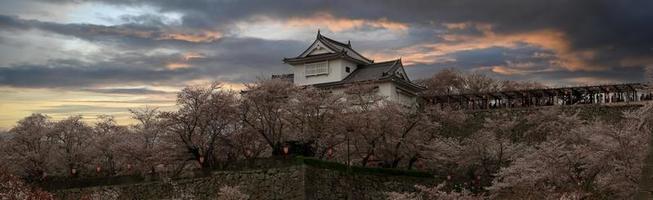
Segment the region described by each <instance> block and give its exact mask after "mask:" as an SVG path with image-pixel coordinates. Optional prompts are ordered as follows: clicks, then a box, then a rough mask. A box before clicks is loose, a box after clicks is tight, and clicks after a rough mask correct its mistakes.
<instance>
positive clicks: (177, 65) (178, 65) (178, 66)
mask: <svg viewBox="0 0 653 200" xmlns="http://www.w3.org/2000/svg"><path fill="white" fill-rule="evenodd" d="M166 67H167V68H168V69H183V68H189V67H190V64H188V63H177V62H173V63H168V64H166Z"/></svg>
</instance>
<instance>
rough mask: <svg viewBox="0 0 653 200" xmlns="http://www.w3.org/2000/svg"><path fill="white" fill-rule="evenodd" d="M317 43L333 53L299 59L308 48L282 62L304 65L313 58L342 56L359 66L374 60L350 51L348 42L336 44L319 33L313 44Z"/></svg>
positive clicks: (336, 42)
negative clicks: (302, 63)
mask: <svg viewBox="0 0 653 200" xmlns="http://www.w3.org/2000/svg"><path fill="white" fill-rule="evenodd" d="M317 41H319V42H321V43H322V44H324V45H325V46H327V47H328V48H329V49H331V50H332V51H334V52H335V53H326V54H320V55H312V56H305V57H301V55H304V54H306V53H308V51H309V50H310V47H309V49H306V50H304V52H302V53H301V54H300V56H297V57H294V58H285V59H283V61H284V62H286V63H291V64H292V63H301V62H304V63H306V62H311V61H313V60H314V58H313V57H334V56H342V57H346V58H348V59H349V60H352V61H354V62H356V63H359V64H370V63H374V60H371V59H368V58H366V57H365V56H363V55H361V54H360V53H358V52H356V50H354V49H352V48H351V43H349V42H348V43H347V44H345V43H342V42H338V41H336V40H333V39H331V38H328V37H325V36H323V35H322V34H320V32H319V31H318V32H317V38H316V40H315V42H317ZM315 42H314V43H315ZM311 46H313V45H311Z"/></svg>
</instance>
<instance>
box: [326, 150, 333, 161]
mask: <svg viewBox="0 0 653 200" xmlns="http://www.w3.org/2000/svg"><path fill="white" fill-rule="evenodd" d="M327 157H328V158H329V160H331V159H332V158H333V148H329V149H328V150H327Z"/></svg>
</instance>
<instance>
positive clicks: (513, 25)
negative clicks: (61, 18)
mask: <svg viewBox="0 0 653 200" xmlns="http://www.w3.org/2000/svg"><path fill="white" fill-rule="evenodd" d="M46 1H48V2H56V3H61V2H67V3H83V2H88V1H87V0H46ZM89 1H92V0H89ZM98 1H100V2H104V3H107V4H112V5H120V6H142V5H147V6H152V7H153V8H155V9H157V11H160V12H162V13H163V12H175V13H180V14H181V16H182V17H181V22H180V23H179V24H174V25H170V24H166V23H164V22H163V21H164V18H163V17H162V16H159V15H155V14H147V15H139V16H122V17H120V20H121V21H124V22H125V24H121V25H115V26H103V25H93V24H59V23H54V22H42V21H35V20H23V19H20V18H17V17H10V16H1V15H0V31H3V30H4V31H10V30H14V31H16V30H27V29H39V30H44V31H48V32H54V33H57V34H62V35H68V36H72V37H77V38H80V39H84V40H87V41H91V42H100V43H105V44H110V45H112V46H118V47H119V48H122V49H143V50H147V49H152V48H157V47H165V48H171V49H179V50H183V51H191V50H195V51H203V52H213V54H210V53H209V54H207V56H206V57H203V58H201V59H196V60H192V61H191V64H192V67H191V68H186V69H179V70H161V66H162V65H164V64H165V63H164V61H172V60H174V58H158V57H151V56H150V57H148V56H144V57H142V58H137V57H136V58H133V59H134V60H140V59H142V60H143V61H142V63H146V64H145V65H142V66H141V65H138V67H135V66H133V65H131V64H130V63H127V64H116V63H100V64H104V65H111V66H113V67H109V68H97V67H93V66H98V65H99V64H98V63H89V64H88V67H87V68H90V69H86V68H74V67H68V68H61V70H62V71H71V73H77V74H78V75H89V76H94V77H98V78H97V79H96V78H88V80H87V81H82V82H98V83H105V82H103V80H105V81H106V82H111V79H112V78H111V77H112V76H111V75H107V76H106V77H103V76H102V75H100V74H106V73H115V74H116V76H118V75H123V74H121V73H124V76H126V77H129V78H123V79H129V80H132V81H139V80H142V81H143V82H145V81H161V80H174V79H179V80H187V79H193V78H198V77H204V76H210V77H214V78H218V77H219V78H222V79H224V80H228V81H247V80H251V77H252V76H253V75H252V74H256V75H262V74H268V73H279V72H282V73H283V72H285V71H286V70H287V68H286V67H285V66H284V65H283V64H281V63H280V61H279V59H280V58H282V57H289V56H294V55H295V54H296V53H297V52H298V51H301V50H302V49H303V48H304V47H305V45H307V44H302V43H298V42H293V41H269V40H256V39H237V38H229V37H232V36H233V37H238V36H237V30H235V29H234V23H237V22H242V21H245V20H252V18H253V17H256V16H266V17H271V18H276V19H280V20H286V19H291V18H304V17H312V16H315V14H316V13H320V12H326V13H330V14H331V15H333V16H335V17H340V18H348V19H368V20H378V19H387V20H389V21H395V22H401V23H405V24H408V25H409V27H410V28H409V29H408V30H407V35H406V36H405V37H404V38H402V39H401V40H389V41H379V40H377V39H375V38H369V39H363V40H362V41H352V42H353V43H354V45H355V47H356V48H358V49H362V50H366V49H367V50H369V49H372V50H375V51H377V52H388V53H393V52H395V51H396V50H398V49H401V48H403V47H409V46H411V45H418V44H429V43H430V44H434V43H444V42H446V41H443V39H442V37H443V36H444V35H446V34H454V35H466V36H474V37H482V36H483V34H485V33H484V32H483V31H482V30H480V29H478V28H469V27H468V28H463V29H458V30H446V28H444V27H443V26H442V24H443V23H470V24H489V25H491V31H492V32H493V33H494V34H497V35H511V34H529V33H531V32H533V31H538V30H553V31H556V32H560V33H562V34H563V35H562V36H561V38H560V39H561V40H564V41H562V42H564V44H563V45H568V48H569V49H568V51H569V52H555V51H553V50H552V49H541V47H533V46H532V45H531V46H530V47H529V48H526V47H523V46H518V47H516V48H507V47H488V48H483V49H471V50H464V51H460V52H451V53H450V54H447V55H443V57H450V58H455V60H454V61H449V62H440V63H437V64H428V63H418V64H416V65H414V66H411V67H409V71H412V74H432V73H434V72H436V71H437V70H438V69H441V68H446V67H457V68H461V69H464V70H478V69H479V68H480V67H488V66H503V67H507V68H511V67H513V68H514V67H516V66H515V63H518V64H519V63H532V64H531V65H534V67H530V68H527V69H521V68H520V69H518V70H521V71H525V72H532V73H534V74H531V73H528V74H521V75H516V76H519V77H517V78H520V79H528V78H531V77H533V76H539V77H546V78H550V79H553V80H555V79H556V76H559V77H560V78H569V77H567V76H600V77H607V76H610V75H612V74H613V75H614V77H615V78H619V79H620V80H623V81H628V80H640V79H641V74H638V73H635V72H633V71H638V70H641V69H642V67H643V65H647V64H653V63H652V62H653V56H652V55H653V39H652V38H651V37H650V36H651V35H653V26H650V25H649V23H650V20H651V19H653V12H650V11H651V10H653V1H646V0H624V1H608V0H578V1H565V0H550V1H526V0H494V1H475V0H439V1H373V2H370V1H362V0H346V1H345V0H337V1H286V0H281V1H274V2H269V1H263V0H260V1H221V0H215V1H212V0H206V1H185V0H110V1H109V0H106V1H102V0H98ZM317 23H319V22H317ZM366 28H369V27H363V28H358V30H356V31H365V30H366ZM183 31H190V33H191V34H195V36H198V35H199V36H202V34H204V32H203V31H217V32H221V33H224V34H227V35H229V34H235V35H230V36H225V37H219V38H218V37H216V38H215V39H214V40H199V41H200V42H197V41H195V42H193V41H188V40H183V39H179V38H173V37H170V35H169V34H173V33H183ZM279 31H283V30H279ZM336 37H337V36H336ZM0 38H1V37H0ZM297 39H300V40H305V38H297ZM119 50H120V49H114V50H113V51H119ZM423 51H430V49H423ZM535 52H546V53H550V54H554V55H553V56H552V57H548V58H540V57H537V56H533V54H534V53H535ZM575 52H581V53H587V54H588V55H589V54H591V56H587V57H586V58H578V59H579V60H580V61H582V62H583V64H584V65H586V66H584V67H583V68H581V69H580V71H581V72H578V71H574V72H569V71H568V70H561V68H564V66H559V65H560V63H555V62H552V60H554V59H556V58H558V57H560V56H564V55H560V54H565V53H566V54H570V55H568V56H571V57H575V56H576V54H573V53H575ZM556 54H557V55H556ZM583 55H584V54H583ZM119 57H121V56H119ZM397 57H398V56H397ZM123 59H124V58H123ZM148 59H150V60H148ZM626 66H628V67H630V68H628V69H624V70H621V69H622V68H624V67H626ZM24 67H25V68H26V69H20V68H21V67H17V66H14V67H11V68H7V69H0V70H4V71H2V73H0V76H3V75H4V76H5V78H4V80H0V83H1V84H11V83H17V82H20V80H24V79H18V78H13V79H12V81H6V80H7V79H8V78H6V77H7V75H8V74H9V73H12V74H14V75H22V76H28V74H29V73H28V72H21V70H35V71H37V73H36V74H39V71H40V74H41V75H40V76H46V75H47V74H49V73H57V72H54V71H59V69H53V68H52V67H48V66H41V67H37V66H32V65H24ZM517 67H518V66H517ZM96 68H97V69H96ZM131 68H137V69H131ZM485 69H486V70H487V72H488V73H492V74H494V75H497V76H502V75H501V74H496V72H493V71H492V70H491V68H485ZM544 69H548V71H547V70H544ZM48 70H51V71H52V72H50V71H48ZM84 70H86V71H84ZM93 70H97V71H98V72H90V71H93ZM102 70H104V71H102ZM110 70H118V71H120V72H110ZM132 70H133V71H135V73H130V72H131V71H132ZM45 71H47V73H45ZM73 71H74V72H73ZM558 71H559V72H560V73H552V72H558ZM624 71H625V72H624ZM564 72H569V75H563V74H564ZM626 72H627V73H626ZM542 73H547V74H542ZM130 74H134V75H130ZM37 77H38V76H34V77H32V78H37ZM140 77H142V79H139V78H140ZM506 77H507V78H511V79H512V78H515V77H514V76H506ZM64 79H84V78H64ZM49 80H53V79H49ZM94 80H95V81H94ZM116 80H118V81H115V82H119V81H125V80H122V79H121V78H119V77H117V78H116ZM10 82H11V83H10ZM27 82H29V81H23V83H21V84H17V85H30V83H27ZM35 82H41V81H38V80H37V81H35ZM63 82H64V83H62V84H63V85H74V83H77V82H75V81H72V80H69V81H65V80H64V81H63ZM166 82H174V81H166ZM36 85H39V84H34V86H36ZM41 85H47V84H45V83H41ZM55 85H56V84H55Z"/></svg>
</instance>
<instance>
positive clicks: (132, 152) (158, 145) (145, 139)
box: [118, 107, 174, 173]
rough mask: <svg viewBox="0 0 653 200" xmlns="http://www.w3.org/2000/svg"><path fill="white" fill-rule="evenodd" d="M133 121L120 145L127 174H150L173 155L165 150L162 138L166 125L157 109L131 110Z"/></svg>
mask: <svg viewBox="0 0 653 200" xmlns="http://www.w3.org/2000/svg"><path fill="white" fill-rule="evenodd" d="M129 111H130V112H131V114H132V119H134V120H135V121H136V123H135V124H133V125H131V126H130V128H129V133H128V134H123V135H122V137H121V139H122V141H121V143H119V145H120V146H119V148H118V149H119V151H120V154H121V155H123V156H124V157H125V161H124V165H126V166H124V167H125V168H126V170H125V173H133V172H132V170H133V171H134V172H139V173H149V172H152V171H153V170H154V169H155V166H156V165H158V164H160V163H162V162H164V161H165V160H167V159H168V158H169V157H171V155H174V154H168V153H172V152H170V151H169V150H167V148H164V144H163V141H162V136H163V135H164V133H163V131H164V124H163V121H162V119H161V118H160V117H159V114H160V112H159V111H158V109H156V108H152V107H145V108H142V109H130V110H129Z"/></svg>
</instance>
